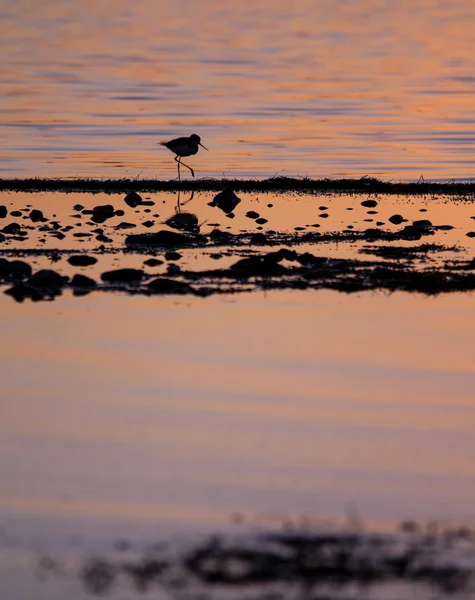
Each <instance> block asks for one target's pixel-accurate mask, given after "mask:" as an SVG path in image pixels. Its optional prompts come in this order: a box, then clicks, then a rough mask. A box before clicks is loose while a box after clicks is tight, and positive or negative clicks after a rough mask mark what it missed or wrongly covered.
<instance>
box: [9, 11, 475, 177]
mask: <svg viewBox="0 0 475 600" xmlns="http://www.w3.org/2000/svg"><path fill="white" fill-rule="evenodd" d="M0 16H1V21H0V27H1V33H2V35H1V45H2V64H1V65H0V77H1V79H2V87H3V91H4V93H3V95H2V97H1V99H0V152H1V157H2V166H1V174H2V175H3V176H27V175H29V176H31V175H40V176H46V175H50V176H74V175H79V176H106V177H112V176H120V177H122V176H136V175H138V174H139V173H142V174H143V175H144V176H147V177H154V176H156V177H167V178H168V177H173V176H174V163H173V161H172V155H171V154H169V153H167V152H166V151H165V150H164V149H162V148H159V147H158V146H156V142H157V141H160V140H161V139H170V138H172V137H176V136H179V135H183V134H190V133H192V132H196V133H199V134H200V135H201V136H202V137H203V141H204V142H205V144H206V145H208V146H209V147H210V149H211V152H210V153H205V152H200V154H199V155H198V156H197V157H194V158H193V162H192V164H193V166H196V169H197V174H198V175H200V176H210V175H211V176H221V175H222V174H223V173H225V174H227V175H228V176H234V177H241V176H259V177H268V176H272V175H273V174H274V173H275V172H277V171H279V172H281V173H283V174H286V175H305V174H308V175H309V176H341V175H354V176H357V175H364V174H368V173H369V174H372V175H378V176H382V177H387V178H396V179H400V178H406V179H407V178H409V179H414V178H418V177H419V176H420V175H421V174H424V176H425V177H428V178H452V177H456V178H457V177H460V178H469V177H472V176H473V167H474V163H475V160H474V158H473V156H474V150H475V120H474V118H473V114H472V112H473V111H472V107H473V103H474V93H475V89H474V79H473V72H474V67H475V64H474V63H475V58H474V57H475V47H474V46H475V40H474V37H473V34H472V32H473V29H474V26H475V7H474V5H473V3H472V2H471V1H470V0H462V1H460V2H458V3H455V4H454V3H444V2H441V1H439V0H424V1H420V2H417V3H414V2H410V1H409V0H399V1H395V2H391V3H381V2H379V1H376V0H367V1H363V0H361V1H356V0H352V1H348V2H345V3H343V4H342V3H339V4H338V5H335V3H334V2H330V0H325V1H323V2H318V3H316V2H313V1H310V0H304V1H303V2H299V3H297V4H293V5H291V6H290V5H289V4H288V2H284V1H282V0H277V1H271V0H264V1H263V2H260V3H259V4H257V5H256V3H253V2H250V1H244V2H240V3H224V4H223V3H222V2H217V1H216V0H204V1H202V2H199V3H196V2H191V1H187V0H181V1H177V2H173V3H172V2H160V3H156V2H153V1H152V0H147V1H145V2H142V3H140V4H136V5H134V4H130V3H127V4H126V3H123V2H122V0H119V1H118V2H110V1H109V0H104V2H101V3H100V5H96V4H93V3H90V2H87V3H81V4H67V3H64V2H60V1H59V0H52V1H50V2H48V3H43V4H41V6H40V5H37V6H32V5H31V3H29V2H26V0H20V1H19V2H16V3H11V4H9V5H7V6H5V7H3V9H2V13H1V15H0Z"/></svg>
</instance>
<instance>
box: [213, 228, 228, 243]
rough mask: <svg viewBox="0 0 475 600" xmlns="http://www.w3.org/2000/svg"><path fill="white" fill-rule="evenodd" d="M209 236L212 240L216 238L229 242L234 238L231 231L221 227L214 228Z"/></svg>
mask: <svg viewBox="0 0 475 600" xmlns="http://www.w3.org/2000/svg"><path fill="white" fill-rule="evenodd" d="M209 237H210V238H211V239H212V240H216V241H219V242H229V241H230V240H232V239H233V237H234V236H233V234H232V233H229V231H221V229H213V231H212V232H211V233H210V234H209Z"/></svg>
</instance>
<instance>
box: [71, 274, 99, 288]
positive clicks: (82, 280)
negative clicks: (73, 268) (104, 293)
mask: <svg viewBox="0 0 475 600" xmlns="http://www.w3.org/2000/svg"><path fill="white" fill-rule="evenodd" d="M70 286H71V287H73V288H86V289H93V288H96V287H97V283H96V282H95V281H94V279H91V278H90V277H86V276H85V275H80V274H79V273H76V275H74V277H73V278H72V279H71V283H70Z"/></svg>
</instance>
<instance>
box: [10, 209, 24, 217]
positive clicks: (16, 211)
mask: <svg viewBox="0 0 475 600" xmlns="http://www.w3.org/2000/svg"><path fill="white" fill-rule="evenodd" d="M10 214H11V216H12V217H21V216H23V215H22V214H21V211H20V210H12V211H11V213H10Z"/></svg>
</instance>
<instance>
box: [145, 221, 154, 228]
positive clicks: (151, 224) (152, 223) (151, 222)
mask: <svg viewBox="0 0 475 600" xmlns="http://www.w3.org/2000/svg"><path fill="white" fill-rule="evenodd" d="M142 225H143V226H144V227H153V226H154V225H155V221H144V222H143V223H142Z"/></svg>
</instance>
